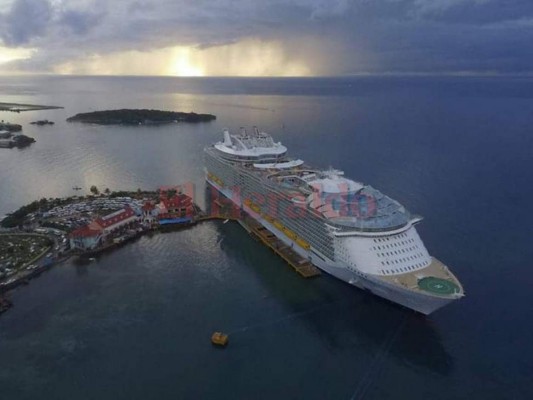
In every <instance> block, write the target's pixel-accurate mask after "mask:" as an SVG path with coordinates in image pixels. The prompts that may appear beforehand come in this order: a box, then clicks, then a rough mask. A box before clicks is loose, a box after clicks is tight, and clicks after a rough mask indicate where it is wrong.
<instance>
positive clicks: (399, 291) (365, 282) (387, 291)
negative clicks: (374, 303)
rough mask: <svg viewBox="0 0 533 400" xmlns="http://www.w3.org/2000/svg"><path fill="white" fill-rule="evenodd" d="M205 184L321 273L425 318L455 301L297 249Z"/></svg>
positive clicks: (256, 216)
mask: <svg viewBox="0 0 533 400" xmlns="http://www.w3.org/2000/svg"><path fill="white" fill-rule="evenodd" d="M206 181H207V182H208V183H209V184H210V185H211V186H213V187H214V188H216V189H217V190H218V191H219V192H221V193H222V194H223V195H224V196H226V197H227V198H228V199H230V200H231V201H232V202H233V203H234V204H235V205H236V206H237V207H239V208H241V209H243V210H244V211H245V212H246V213H247V214H248V215H250V216H251V217H252V218H254V219H255V220H256V221H258V222H259V223H260V224H261V225H263V226H264V227H265V228H267V229H268V230H269V231H270V232H272V233H273V234H274V235H276V237H277V238H278V239H280V240H281V241H283V242H284V243H285V244H286V245H287V246H290V247H291V248H292V249H293V250H294V251H295V252H297V253H298V254H299V255H300V256H302V257H303V258H305V259H308V260H309V261H311V262H312V263H313V264H314V265H316V266H317V267H318V268H320V269H321V270H322V271H324V272H326V273H328V274H330V275H332V276H334V277H335V278H338V279H340V280H342V281H344V282H347V283H348V284H350V285H353V286H355V287H358V288H360V289H363V290H367V291H369V292H371V293H372V294H374V295H376V296H379V297H381V298H384V299H386V300H389V301H392V302H393V303H397V304H400V305H402V306H404V307H407V308H410V309H412V310H414V311H417V312H420V313H422V314H425V315H428V314H431V313H432V312H434V311H436V310H438V309H439V308H441V307H443V306H445V305H446V304H448V303H450V302H452V301H454V300H455V299H454V298H449V297H438V296H433V295H429V294H425V293H422V292H414V291H412V290H408V289H404V288H403V287H401V286H398V285H394V284H390V283H388V282H385V281H383V280H382V279H381V278H380V277H379V276H372V275H370V274H365V273H362V272H358V271H353V270H350V269H348V268H346V266H344V265H340V264H339V263H336V262H335V261H333V260H329V259H328V258H327V257H326V256H324V255H323V254H320V253H319V252H318V251H317V250H316V249H313V248H311V249H310V250H306V249H304V248H302V247H300V246H299V245H298V244H297V243H296V242H295V241H294V240H292V239H291V238H289V237H288V236H287V235H285V234H284V233H283V232H282V231H281V230H279V229H278V228H276V227H275V226H274V225H273V224H271V223H270V222H269V221H267V220H266V219H264V218H262V217H261V215H260V214H258V213H256V212H255V211H253V210H252V209H251V208H250V207H248V206H247V205H246V204H243V203H240V204H239V203H237V202H235V201H234V200H233V199H234V193H233V192H232V191H231V190H230V189H228V188H223V187H221V186H220V185H218V184H217V183H215V182H213V181H212V180H210V179H209V178H208V177H206Z"/></svg>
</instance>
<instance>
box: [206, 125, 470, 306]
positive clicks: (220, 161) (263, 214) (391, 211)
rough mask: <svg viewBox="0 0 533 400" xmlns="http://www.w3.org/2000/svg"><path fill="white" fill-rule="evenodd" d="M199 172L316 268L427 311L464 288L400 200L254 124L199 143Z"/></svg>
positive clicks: (398, 301)
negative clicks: (291, 150)
mask: <svg viewBox="0 0 533 400" xmlns="http://www.w3.org/2000/svg"><path fill="white" fill-rule="evenodd" d="M205 167H206V179H207V181H208V182H209V183H210V184H211V185H213V186H214V187H215V188H216V189H217V190H219V191H220V192H221V193H223V194H224V195H225V196H226V197H228V198H229V199H231V200H232V201H233V202H234V203H235V204H236V205H237V206H238V207H241V208H242V209H243V210H244V211H245V212H246V213H247V214H249V215H250V216H251V217H252V218H254V219H255V220H257V221H258V222H260V223H261V224H262V225H263V226H264V227H265V228H267V229H268V230H270V231H271V232H272V233H274V234H275V235H276V236H277V237H278V238H279V239H280V240H282V241H283V242H284V243H285V244H287V245H288V246H291V247H293V249H294V250H295V251H296V252H298V253H299V254H300V255H301V256H302V257H304V258H306V259H308V260H310V261H311V262H312V263H313V264H314V265H316V266H317V267H319V268H320V269H322V270H324V271H326V272H328V273H330V274H331V275H333V276H335V277H337V278H339V279H342V280H344V281H346V282H348V283H350V284H352V285H354V286H357V287H359V288H362V289H366V290H369V291H371V292H372V293H374V294H376V295H378V296H380V297H383V298H386V299H388V300H391V301H393V302H395V303H398V304H401V305H403V306H405V307H408V308H411V309H413V310H416V311H419V312H421V313H424V314H429V313H431V312H433V311H435V310H437V309H438V308H440V307H442V306H444V305H446V304H447V303H449V302H451V301H453V300H455V299H458V298H460V297H462V296H463V295H464V291H463V288H462V286H461V283H460V282H459V281H458V279H457V278H456V277H455V276H454V275H453V273H452V272H451V271H450V270H449V269H448V268H447V267H446V266H445V265H444V264H443V263H441V262H440V261H438V260H437V259H435V258H433V257H431V256H430V255H429V253H428V251H427V250H426V248H425V246H424V244H423V243H422V240H421V239H420V237H419V235H418V233H417V231H416V229H415V224H416V223H418V222H420V221H421V217H419V216H416V215H412V214H410V213H409V211H407V210H406V209H405V208H404V207H403V206H402V205H401V204H400V203H398V202H397V201H395V200H393V199H391V198H390V197H388V196H386V195H384V194H382V193H381V192H380V191H378V190H376V189H374V188H373V187H371V186H369V185H365V184H362V183H360V182H356V181H354V180H351V179H348V178H346V177H345V176H344V173H343V172H342V171H339V170H336V169H328V170H320V169H316V168H312V167H311V166H309V165H307V164H306V163H305V162H304V161H302V160H300V159H291V158H289V157H288V156H287V148H286V147H285V146H283V145H282V144H281V143H280V142H275V141H274V140H273V139H272V137H271V136H270V135H268V134H267V133H265V132H260V131H259V130H258V129H257V128H254V131H253V132H252V133H251V134H248V133H247V132H246V130H244V129H241V132H240V133H239V134H231V133H230V132H229V131H228V130H225V131H224V133H223V140H222V141H220V142H218V143H215V144H214V145H212V146H209V147H207V148H206V149H205Z"/></svg>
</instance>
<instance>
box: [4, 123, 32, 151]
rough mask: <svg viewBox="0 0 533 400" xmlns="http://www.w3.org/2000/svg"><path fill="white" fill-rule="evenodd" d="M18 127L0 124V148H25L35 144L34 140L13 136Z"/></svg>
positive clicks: (27, 137)
mask: <svg viewBox="0 0 533 400" xmlns="http://www.w3.org/2000/svg"><path fill="white" fill-rule="evenodd" d="M18 127H20V125H14V124H7V123H4V122H2V123H0V148H8V149H10V148H13V147H18V148H22V147H26V146H29V145H30V144H32V143H34V142H35V139H34V138H32V137H29V136H25V135H20V134H19V135H15V134H13V133H12V132H17V131H18V130H20V129H18Z"/></svg>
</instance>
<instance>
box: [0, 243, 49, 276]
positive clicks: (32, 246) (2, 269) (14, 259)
mask: <svg viewBox="0 0 533 400" xmlns="http://www.w3.org/2000/svg"><path fill="white" fill-rule="evenodd" d="M52 245H53V242H52V240H50V239H49V238H47V237H45V236H39V235H29V234H16V235H11V234H7V235H0V278H3V277H4V276H5V275H6V272H8V270H16V269H18V268H20V267H22V266H24V265H25V264H27V263H29V262H31V261H32V260H33V259H35V258H36V257H38V256H39V255H41V254H43V252H45V251H46V250H47V249H48V248H50V246H52ZM6 269H7V270H6Z"/></svg>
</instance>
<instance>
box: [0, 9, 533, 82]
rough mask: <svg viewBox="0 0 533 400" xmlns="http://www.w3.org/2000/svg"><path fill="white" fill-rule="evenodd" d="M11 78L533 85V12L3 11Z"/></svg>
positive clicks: (0, 45)
mask: <svg viewBox="0 0 533 400" xmlns="http://www.w3.org/2000/svg"><path fill="white" fill-rule="evenodd" d="M0 71H4V72H10V71H31V72H55V73H76V74H86V73H87V74H149V75H150V74H156V75H157V74H164V75H169V74H170V75H259V76H272V75H280V76H283V75H285V76H291V75H292V76H295V75H296V76H297V75H302V76H305V75H348V74H361V73H430V74H434V73H435V74H436V73H456V74H463V73H464V74H470V73H471V74H487V73H490V74H495V73H500V74H530V73H532V72H533V0H283V1H281V0H271V1H267V0H261V1H259V0H255V1H254V0H188V1H184V0H114V1H109V0H0Z"/></svg>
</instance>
